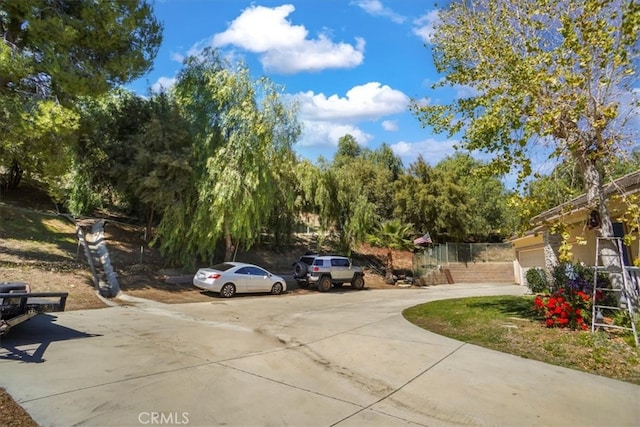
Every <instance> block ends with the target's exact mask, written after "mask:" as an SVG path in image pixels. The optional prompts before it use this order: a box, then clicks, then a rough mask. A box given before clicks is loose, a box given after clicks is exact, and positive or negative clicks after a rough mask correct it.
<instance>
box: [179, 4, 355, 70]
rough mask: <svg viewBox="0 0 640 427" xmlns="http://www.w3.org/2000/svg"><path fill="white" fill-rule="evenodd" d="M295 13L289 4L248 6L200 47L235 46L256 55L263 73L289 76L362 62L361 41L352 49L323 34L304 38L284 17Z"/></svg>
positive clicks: (301, 30) (301, 28)
mask: <svg viewBox="0 0 640 427" xmlns="http://www.w3.org/2000/svg"><path fill="white" fill-rule="evenodd" d="M294 10H295V7H294V6H293V5H291V4H285V5H282V6H278V7H274V8H268V7H264V6H251V7H249V8H247V9H245V10H244V11H243V12H242V13H241V14H240V16H238V17H237V18H236V19H234V20H233V21H232V22H231V23H230V24H229V26H228V28H227V30H226V31H224V32H222V33H218V34H215V35H214V36H213V38H212V40H211V41H210V42H205V43H198V44H197V45H196V46H194V47H193V48H192V49H191V52H193V51H194V50H200V49H201V48H202V46H204V45H208V44H211V45H212V46H213V47H223V46H235V47H239V48H242V49H245V50H247V51H249V52H253V53H257V54H259V55H260V61H261V62H262V65H263V67H264V69H265V70H266V71H273V72H278V73H284V74H293V73H297V72H300V71H319V70H322V69H326V68H353V67H356V66H358V65H360V64H361V63H362V61H363V60H364V46H365V41H364V39H362V38H356V43H355V45H351V44H348V43H335V42H333V41H332V40H331V39H330V38H329V36H328V35H327V34H326V33H324V34H320V35H319V36H318V37H317V38H316V39H309V38H308V31H307V29H306V28H305V27H304V26H302V25H293V24H292V23H291V22H290V21H289V20H288V19H287V17H288V16H289V15H290V14H291V13H292V12H293V11H294Z"/></svg>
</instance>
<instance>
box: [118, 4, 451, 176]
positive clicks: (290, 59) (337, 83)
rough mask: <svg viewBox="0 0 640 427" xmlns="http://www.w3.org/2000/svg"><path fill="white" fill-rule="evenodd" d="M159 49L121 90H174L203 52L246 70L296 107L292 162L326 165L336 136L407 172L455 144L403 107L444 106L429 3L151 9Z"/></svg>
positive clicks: (448, 93) (445, 92)
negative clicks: (390, 155) (414, 103)
mask: <svg viewBox="0 0 640 427" xmlns="http://www.w3.org/2000/svg"><path fill="white" fill-rule="evenodd" d="M153 5H154V13H155V16H156V18H157V19H158V20H159V21H160V22H161V23H162V24H163V26H164V31H163V42H162V45H161V46H160V49H159V51H158V55H157V56H156V59H155V62H154V65H153V69H152V70H151V71H150V72H149V73H147V74H146V75H145V76H143V77H142V78H140V79H138V80H136V81H135V82H133V83H132V84H130V85H129V86H128V87H129V88H130V89H132V90H134V91H136V92H137V93H139V94H141V95H144V94H147V93H148V91H149V88H152V89H154V90H158V89H159V88H160V87H165V88H167V87H169V86H171V85H172V83H173V81H174V79H175V76H176V74H177V72H178V71H179V70H180V69H181V67H182V61H183V59H184V58H185V57H186V56H188V55H192V54H197V53H198V52H199V51H200V50H202V49H203V48H204V47H207V46H211V47H215V48H218V49H219V50H220V51H221V52H222V53H224V54H225V55H231V56H232V57H233V58H238V59H241V60H242V61H244V62H245V63H246V64H247V66H248V67H249V69H250V71H251V74H252V75H253V76H254V78H258V77H261V76H266V77H268V78H269V79H270V80H271V81H273V82H274V83H276V84H279V85H281V86H283V88H284V93H285V95H286V96H293V97H295V98H296V99H297V100H298V103H299V108H300V109H299V114H298V119H299V121H300V122H301V123H302V125H303V133H302V135H301V137H300V139H299V141H298V142H297V143H296V144H295V146H294V149H295V151H296V153H297V154H298V156H299V157H301V158H306V159H309V160H311V161H316V160H317V158H318V156H323V157H324V158H325V159H329V160H330V159H332V158H333V155H334V153H335V151H336V148H337V144H338V140H339V138H340V137H342V136H344V135H346V134H349V135H352V136H353V137H354V138H355V139H356V141H357V142H358V143H359V144H360V145H361V146H363V147H367V148H370V149H376V148H378V147H379V146H380V145H381V144H382V143H386V144H387V145H389V146H390V147H391V148H392V149H393V151H394V153H395V154H396V155H398V156H399V157H400V158H401V159H402V161H403V164H404V165H405V166H408V165H409V164H411V163H412V162H414V161H415V160H416V159H417V158H418V156H419V155H422V156H423V158H424V159H425V160H426V161H427V162H428V163H430V164H432V165H435V164H436V163H438V162H439V161H440V160H442V159H444V158H445V157H446V156H448V155H452V154H453V153H454V149H453V145H454V144H455V142H456V141H455V140H449V139H447V137H446V135H436V134H433V133H432V132H431V131H430V130H429V129H425V128H422V127H421V124H420V121H419V120H418V118H417V117H416V116H415V115H413V114H412V113H411V112H410V111H409V110H408V105H409V103H410V101H411V99H417V100H422V99H427V98H428V99H429V100H434V99H436V100H439V101H443V100H444V101H446V100H447V99H451V97H452V96H455V95H456V94H455V93H454V92H453V91H452V90H451V89H442V90H439V91H434V90H432V89H431V85H432V84H433V83H435V82H437V81H438V79H440V78H441V76H439V75H438V74H437V73H436V71H435V67H434V65H433V63H432V61H431V51H430V48H429V46H428V41H429V35H430V34H431V32H432V29H433V24H434V23H435V20H436V19H437V14H436V10H435V6H434V2H433V1H430V0H426V1H423V0H393V1H391V0H297V1H286V0H282V1H271V0H262V1H245V0H156V1H155V2H154V3H153Z"/></svg>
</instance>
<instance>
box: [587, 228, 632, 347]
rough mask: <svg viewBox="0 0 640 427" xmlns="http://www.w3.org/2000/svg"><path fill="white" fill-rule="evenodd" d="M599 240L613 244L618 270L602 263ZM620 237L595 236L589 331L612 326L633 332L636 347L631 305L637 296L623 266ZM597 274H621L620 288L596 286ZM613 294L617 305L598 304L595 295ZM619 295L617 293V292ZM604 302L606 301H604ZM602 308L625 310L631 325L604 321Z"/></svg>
mask: <svg viewBox="0 0 640 427" xmlns="http://www.w3.org/2000/svg"><path fill="white" fill-rule="evenodd" d="M600 241H610V242H612V243H613V245H614V249H615V251H616V254H615V257H616V258H617V262H618V263H619V264H618V265H619V266H620V271H610V270H607V268H606V267H607V266H605V265H604V264H602V263H601V262H600V261H601V256H600ZM622 250H623V247H622V238H620V237H597V238H596V262H595V267H594V272H593V307H592V312H591V332H595V331H596V330H598V329H599V328H612V329H621V330H626V331H631V332H633V338H634V339H635V342H636V347H638V346H640V342H639V341H638V331H637V328H636V319H635V315H636V313H635V312H634V307H633V301H634V298H637V297H638V295H637V290H636V289H635V286H632V283H631V279H630V276H629V272H628V271H627V269H626V268H625V265H624V258H623V256H622V253H623V252H622ZM599 274H620V275H621V276H622V288H621V289H613V287H602V286H600V287H598V275H599ZM598 292H600V295H607V293H608V294H609V295H614V296H615V297H616V300H617V301H619V305H617V306H612V305H602V304H599V301H598V298H597V296H598V295H599V294H598ZM618 293H619V294H620V295H617V294H618ZM605 302H606V301H605ZM602 310H610V311H619V312H626V314H627V315H628V317H629V321H630V323H631V326H621V325H614V324H610V323H606V322H605V321H604V316H603V313H602Z"/></svg>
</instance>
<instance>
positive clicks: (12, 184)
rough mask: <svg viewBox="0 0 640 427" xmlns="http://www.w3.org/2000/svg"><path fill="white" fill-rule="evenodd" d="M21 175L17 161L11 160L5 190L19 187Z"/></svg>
mask: <svg viewBox="0 0 640 427" xmlns="http://www.w3.org/2000/svg"><path fill="white" fill-rule="evenodd" d="M23 173H24V171H23V170H22V168H20V164H19V163H18V161H17V160H16V159H13V162H12V163H11V168H10V169H9V173H8V177H7V188H8V189H9V190H16V189H17V188H18V185H20V181H21V180H22V174H23Z"/></svg>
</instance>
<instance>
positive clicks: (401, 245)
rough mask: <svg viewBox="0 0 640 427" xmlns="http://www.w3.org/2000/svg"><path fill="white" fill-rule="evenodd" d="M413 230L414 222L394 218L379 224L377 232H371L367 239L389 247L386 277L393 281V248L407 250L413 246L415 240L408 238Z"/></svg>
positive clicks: (380, 245) (379, 245)
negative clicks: (409, 222)
mask: <svg viewBox="0 0 640 427" xmlns="http://www.w3.org/2000/svg"><path fill="white" fill-rule="evenodd" d="M412 231H413V225H412V224H406V223H403V222H401V221H400V220H397V219H393V220H389V221H385V222H383V223H381V224H380V225H378V229H377V230H376V232H375V234H370V235H369V236H368V237H367V241H368V242H369V243H370V244H371V245H373V246H377V247H380V248H387V260H386V273H385V279H386V280H387V281H388V282H393V250H406V249H410V248H412V247H413V241H412V240H409V239H407V236H410V235H411V234H412Z"/></svg>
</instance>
